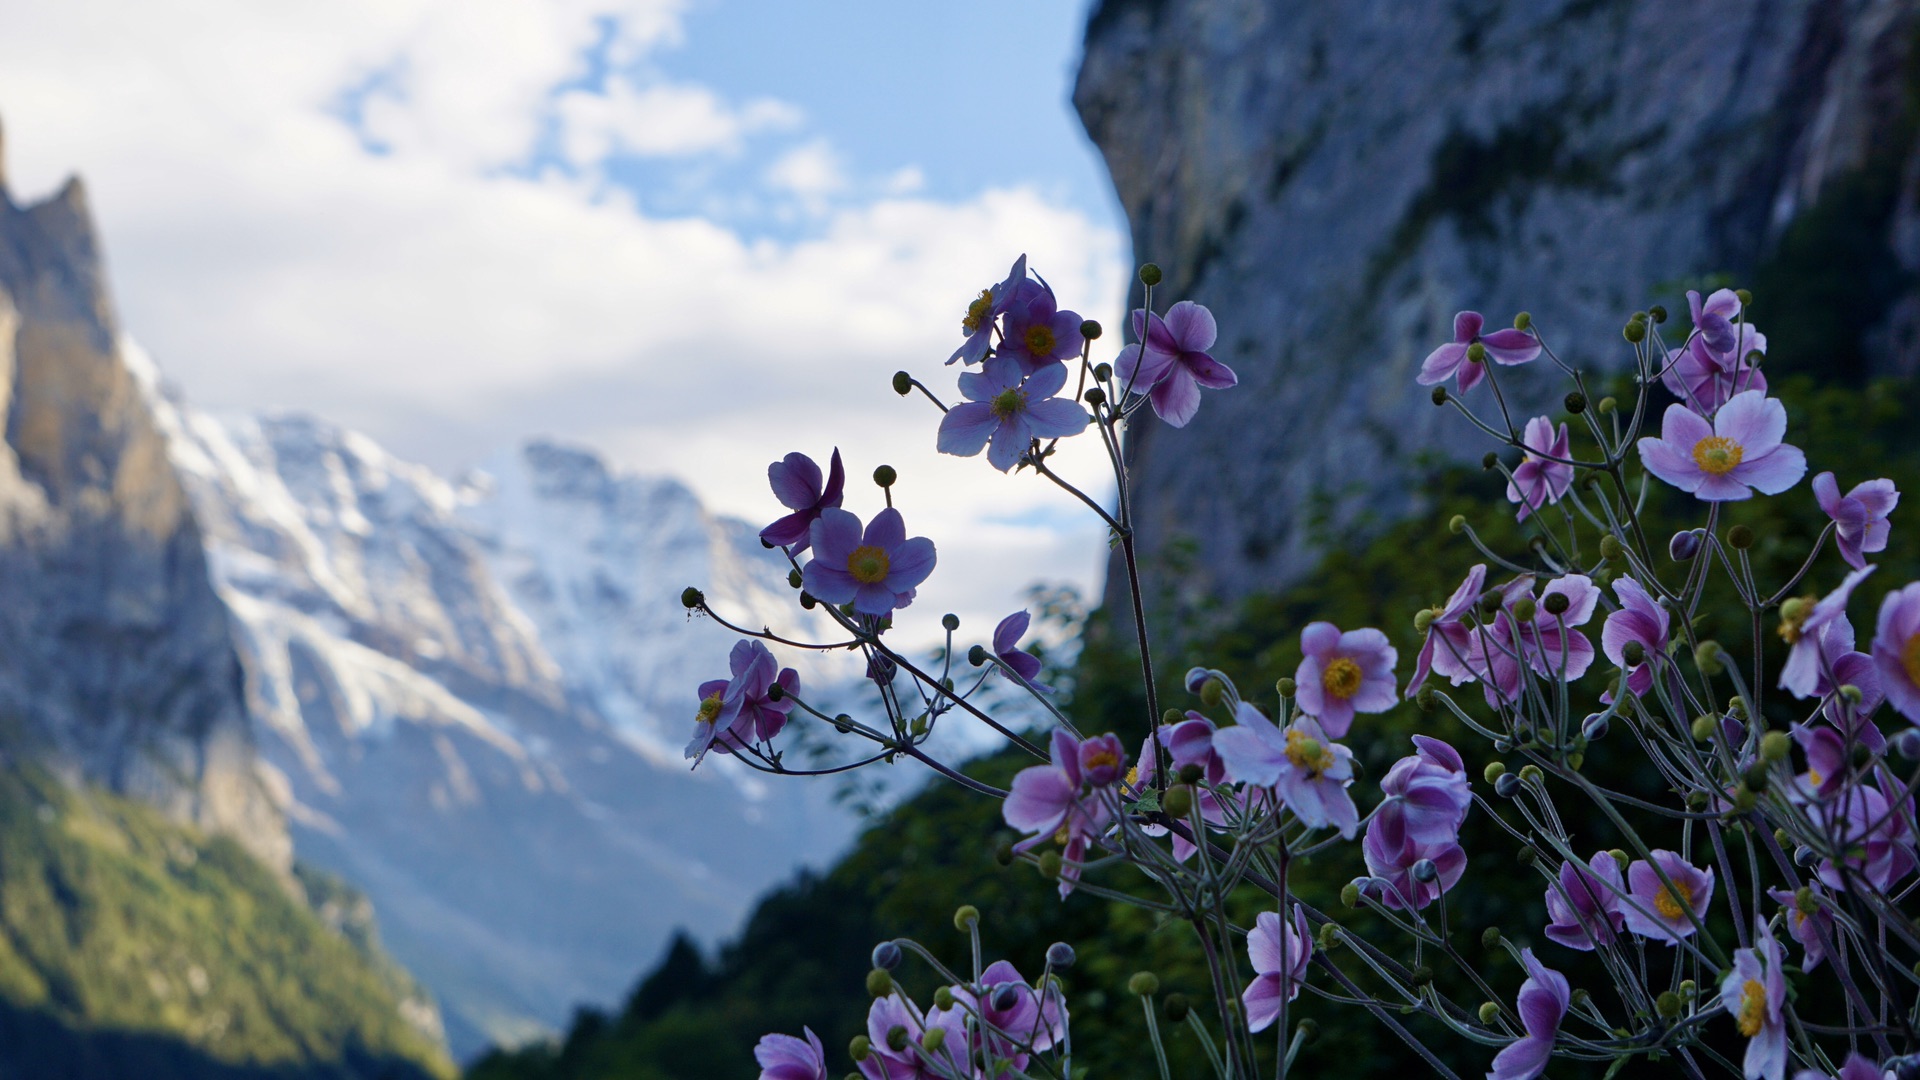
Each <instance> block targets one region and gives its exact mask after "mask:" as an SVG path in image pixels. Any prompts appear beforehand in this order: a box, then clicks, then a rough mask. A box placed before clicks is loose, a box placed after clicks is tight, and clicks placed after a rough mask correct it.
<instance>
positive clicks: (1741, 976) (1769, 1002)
mask: <svg viewBox="0 0 1920 1080" xmlns="http://www.w3.org/2000/svg"><path fill="white" fill-rule="evenodd" d="M1754 932H1755V937H1756V942H1757V944H1758V945H1759V948H1757V949H1736V950H1735V951H1734V954H1733V968H1732V970H1730V971H1728V972H1727V976H1726V978H1724V979H1722V980H1721V981H1720V1004H1721V1005H1722V1006H1724V1007H1725V1008H1726V1010H1727V1013H1728V1014H1729V1015H1731V1016H1732V1017H1733V1019H1734V1022H1735V1023H1737V1024H1739V1025H1740V1034H1742V1035H1744V1036H1746V1038H1747V1056H1746V1059H1745V1061H1744V1062H1743V1063H1742V1064H1743V1066H1744V1071H1745V1073H1746V1075H1747V1076H1748V1077H1749V1078H1751V1080H1761V1078H1762V1077H1764V1078H1765V1080H1785V1078H1786V1075H1787V1021H1786V1016H1785V1013H1784V1010H1785V1008H1786V1004H1787V979H1786V976H1785V975H1784V974H1782V973H1781V971H1780V943H1779V942H1777V941H1775V940H1774V939H1773V934H1772V933H1771V932H1770V931H1768V929H1767V921H1766V919H1764V918H1759V917H1756V918H1755V919H1754Z"/></svg>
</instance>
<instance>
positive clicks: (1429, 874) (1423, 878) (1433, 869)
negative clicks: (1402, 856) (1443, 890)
mask: <svg viewBox="0 0 1920 1080" xmlns="http://www.w3.org/2000/svg"><path fill="white" fill-rule="evenodd" d="M1439 877H1440V868H1439V867H1437V866H1435V865H1433V860H1432V859H1419V860H1416V861H1415V862H1414V864H1413V880H1415V881H1418V882H1420V883H1422V884H1427V883H1430V882H1433V881H1435V880H1438V878H1439Z"/></svg>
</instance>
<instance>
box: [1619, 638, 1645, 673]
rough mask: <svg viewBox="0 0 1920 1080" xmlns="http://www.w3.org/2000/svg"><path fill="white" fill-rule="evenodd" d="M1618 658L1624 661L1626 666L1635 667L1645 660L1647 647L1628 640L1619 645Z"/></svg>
mask: <svg viewBox="0 0 1920 1080" xmlns="http://www.w3.org/2000/svg"><path fill="white" fill-rule="evenodd" d="M1620 659H1622V660H1624V661H1626V663H1627V666H1628V667H1636V666H1638V665H1639V664H1641V663H1643V662H1645V661H1646V659H1647V647H1646V646H1645V645H1642V644H1640V643H1639V642H1637V641H1629V642H1627V643H1626V644H1625V645H1622V646H1621V647H1620Z"/></svg>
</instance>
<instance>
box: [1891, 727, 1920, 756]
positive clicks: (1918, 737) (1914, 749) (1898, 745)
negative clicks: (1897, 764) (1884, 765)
mask: <svg viewBox="0 0 1920 1080" xmlns="http://www.w3.org/2000/svg"><path fill="white" fill-rule="evenodd" d="M1893 748H1894V750H1896V751H1898V752H1899V754H1900V756H1901V757H1903V758H1906V759H1907V760H1908V761H1920V730H1916V729H1914V728H1908V729H1907V730H1905V731H1903V732H1901V733H1900V734H1898V735H1895V736H1894V737H1893Z"/></svg>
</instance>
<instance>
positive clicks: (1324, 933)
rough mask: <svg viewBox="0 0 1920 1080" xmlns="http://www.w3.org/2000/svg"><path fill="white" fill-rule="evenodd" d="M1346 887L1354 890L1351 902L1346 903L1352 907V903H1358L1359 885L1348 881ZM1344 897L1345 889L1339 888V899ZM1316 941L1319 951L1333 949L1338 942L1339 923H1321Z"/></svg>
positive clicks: (1345, 896) (1345, 895)
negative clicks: (1318, 944)
mask: <svg viewBox="0 0 1920 1080" xmlns="http://www.w3.org/2000/svg"><path fill="white" fill-rule="evenodd" d="M1347 888H1349V889H1352V890H1353V891H1354V892H1353V904H1348V905H1347V906H1348V907H1352V906H1354V904H1358V903H1359V902H1360V886H1358V885H1355V884H1353V883H1351V882H1349V883H1348V884H1347ZM1346 898H1347V894H1346V891H1345V890H1344V889H1343V890H1341V893H1340V899H1342V900H1345V899H1346ZM1318 941H1319V942H1320V951H1322V952H1328V951H1331V950H1332V949H1334V948H1335V947H1337V946H1338V945H1339V944H1340V924H1338V923H1333V922H1324V923H1321V924H1320V933H1319V935H1318Z"/></svg>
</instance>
